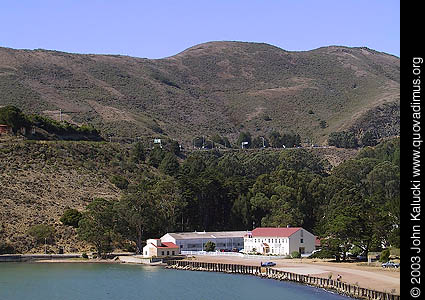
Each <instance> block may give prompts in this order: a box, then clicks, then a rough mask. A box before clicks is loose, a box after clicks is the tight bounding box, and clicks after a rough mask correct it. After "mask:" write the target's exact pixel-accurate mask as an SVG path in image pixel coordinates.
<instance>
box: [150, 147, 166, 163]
mask: <svg viewBox="0 0 425 300" xmlns="http://www.w3.org/2000/svg"><path fill="white" fill-rule="evenodd" d="M165 153H166V152H165V151H164V150H162V149H161V148H159V147H155V148H154V149H153V150H152V151H151V152H150V153H149V156H148V164H149V165H151V166H152V167H155V168H158V167H159V165H160V163H161V162H162V160H163V159H164V157H165Z"/></svg>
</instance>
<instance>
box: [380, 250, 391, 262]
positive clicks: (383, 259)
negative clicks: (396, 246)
mask: <svg viewBox="0 0 425 300" xmlns="http://www.w3.org/2000/svg"><path fill="white" fill-rule="evenodd" d="M389 260H390V249H388V248H387V249H384V250H382V252H381V256H380V257H379V261H380V262H388V261H389Z"/></svg>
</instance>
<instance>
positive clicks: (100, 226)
mask: <svg viewBox="0 0 425 300" xmlns="http://www.w3.org/2000/svg"><path fill="white" fill-rule="evenodd" d="M77 233H78V236H79V237H80V238H81V239H82V240H84V241H86V242H88V243H90V244H92V245H93V246H95V248H96V252H97V254H98V256H99V257H101V256H105V255H106V254H107V253H109V252H111V251H112V241H113V239H114V236H115V232H114V211H113V202H111V201H109V200H106V199H103V198H97V199H94V200H93V201H92V202H91V203H90V204H89V205H87V207H86V211H85V212H84V213H83V218H82V219H81V220H80V222H79V224H78V229H77Z"/></svg>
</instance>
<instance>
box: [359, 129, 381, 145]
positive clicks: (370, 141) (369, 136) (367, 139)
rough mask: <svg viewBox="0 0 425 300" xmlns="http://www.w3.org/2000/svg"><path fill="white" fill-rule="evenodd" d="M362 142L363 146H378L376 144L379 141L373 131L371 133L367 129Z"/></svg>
mask: <svg viewBox="0 0 425 300" xmlns="http://www.w3.org/2000/svg"><path fill="white" fill-rule="evenodd" d="M360 143H361V144H362V146H363V147H366V146H376V144H378V141H377V140H376V138H375V137H374V136H373V133H371V132H370V131H367V132H365V133H364V134H363V136H362V138H361V141H360Z"/></svg>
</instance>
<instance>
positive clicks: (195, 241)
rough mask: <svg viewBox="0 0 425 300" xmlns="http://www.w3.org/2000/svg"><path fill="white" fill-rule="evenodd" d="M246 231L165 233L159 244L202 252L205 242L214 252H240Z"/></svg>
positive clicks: (181, 249)
mask: <svg viewBox="0 0 425 300" xmlns="http://www.w3.org/2000/svg"><path fill="white" fill-rule="evenodd" d="M248 233H249V232H248V231H223V232H205V231H204V232H196V231H195V232H179V233H167V234H165V235H164V236H163V237H161V242H171V243H174V244H176V245H177V246H178V247H179V248H180V251H204V245H205V243H206V242H208V241H211V242H213V243H214V244H215V249H216V250H219V251H220V250H229V251H232V250H237V251H239V250H241V249H243V247H244V236H245V235H246V234H248Z"/></svg>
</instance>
